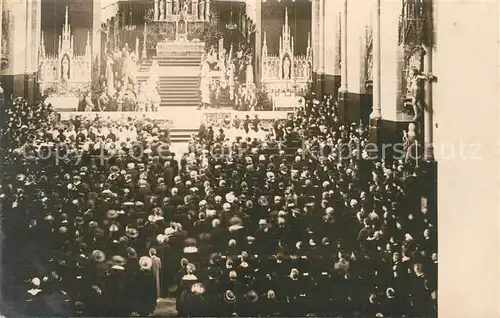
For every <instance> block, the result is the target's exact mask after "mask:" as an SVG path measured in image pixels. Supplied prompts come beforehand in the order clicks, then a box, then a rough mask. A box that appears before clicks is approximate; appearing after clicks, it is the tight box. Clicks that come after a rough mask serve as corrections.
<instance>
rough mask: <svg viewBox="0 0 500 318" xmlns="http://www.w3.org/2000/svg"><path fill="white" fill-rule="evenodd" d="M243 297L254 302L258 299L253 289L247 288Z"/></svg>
mask: <svg viewBox="0 0 500 318" xmlns="http://www.w3.org/2000/svg"><path fill="white" fill-rule="evenodd" d="M245 298H246V299H247V300H248V301H249V302H251V303H254V302H256V301H258V300H259V295H257V293H256V292H255V291H254V290H249V291H248V292H247V293H246V295H245Z"/></svg>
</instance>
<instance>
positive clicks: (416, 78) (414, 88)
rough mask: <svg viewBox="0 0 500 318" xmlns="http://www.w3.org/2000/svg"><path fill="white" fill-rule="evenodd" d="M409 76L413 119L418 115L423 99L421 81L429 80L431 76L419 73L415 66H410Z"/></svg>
mask: <svg viewBox="0 0 500 318" xmlns="http://www.w3.org/2000/svg"><path fill="white" fill-rule="evenodd" d="M411 74H412V75H411V78H410V80H409V83H408V84H409V86H410V92H411V104H412V107H413V112H414V117H413V120H417V119H418V118H419V117H420V113H421V112H420V109H421V108H422V105H423V99H424V89H423V87H422V86H423V83H422V81H424V80H426V81H430V80H432V78H433V76H432V75H430V74H427V75H424V74H422V73H420V71H419V70H418V69H417V68H412V70H411Z"/></svg>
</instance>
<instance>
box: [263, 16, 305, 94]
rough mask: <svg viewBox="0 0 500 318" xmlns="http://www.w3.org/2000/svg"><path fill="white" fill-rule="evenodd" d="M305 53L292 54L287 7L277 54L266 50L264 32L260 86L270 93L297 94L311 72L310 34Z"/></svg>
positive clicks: (291, 38) (301, 89)
mask: <svg viewBox="0 0 500 318" xmlns="http://www.w3.org/2000/svg"><path fill="white" fill-rule="evenodd" d="M307 41H308V42H307V50H306V55H305V56H304V55H297V56H296V55H295V54H294V38H293V37H292V36H291V35H290V26H289V25H288V9H285V24H284V25H283V26H282V31H281V36H280V43H279V55H278V56H272V55H269V54H268V50H267V36H266V33H264V42H263V46H262V72H261V74H262V86H263V88H264V89H265V90H266V91H268V92H270V93H278V92H279V93H285V94H299V93H302V92H305V91H306V90H307V86H308V83H309V82H310V81H311V74H312V48H311V34H309V37H308V40H307Z"/></svg>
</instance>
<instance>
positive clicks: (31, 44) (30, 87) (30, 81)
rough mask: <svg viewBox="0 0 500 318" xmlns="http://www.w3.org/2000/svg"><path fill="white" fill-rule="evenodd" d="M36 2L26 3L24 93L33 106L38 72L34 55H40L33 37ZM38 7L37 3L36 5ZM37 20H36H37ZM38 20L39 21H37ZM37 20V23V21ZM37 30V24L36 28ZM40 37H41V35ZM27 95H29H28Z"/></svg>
mask: <svg viewBox="0 0 500 318" xmlns="http://www.w3.org/2000/svg"><path fill="white" fill-rule="evenodd" d="M33 1H34V0H27V1H26V2H27V3H26V8H27V9H26V21H25V23H26V62H25V71H24V74H25V75H24V87H25V88H24V91H25V96H24V97H25V98H26V100H27V101H28V103H29V104H33V103H34V102H35V94H36V92H35V73H36V71H37V66H35V65H34V63H33V54H35V56H36V55H37V54H38V48H37V46H36V42H37V41H36V37H35V38H34V37H33V35H34V34H33V31H34V30H33V20H34V17H33V13H34V12H33V11H35V13H36V7H35V8H34V7H33V5H34V3H33ZM35 6H36V3H35ZM35 19H36V18H35ZM36 20H38V19H36ZM36 20H35V21H36ZM34 29H35V30H36V24H35V28H34ZM39 36H40V35H39ZM26 93H27V94H26Z"/></svg>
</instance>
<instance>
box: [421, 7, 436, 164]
mask: <svg viewBox="0 0 500 318" xmlns="http://www.w3.org/2000/svg"><path fill="white" fill-rule="evenodd" d="M429 2H430V3H429V5H428V8H429V9H428V12H427V19H428V20H427V21H426V23H427V30H428V32H427V34H428V37H429V38H428V39H427V44H426V45H425V46H424V49H425V61H424V72H425V73H426V74H432V49H433V48H432V43H433V41H432V40H433V39H432V34H433V27H432V26H433V19H432V16H433V15H432V10H433V5H432V0H429ZM432 86H433V81H432V80H427V81H425V107H423V110H424V160H425V161H434V138H433V125H434V120H433V118H432V111H433V105H432Z"/></svg>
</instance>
